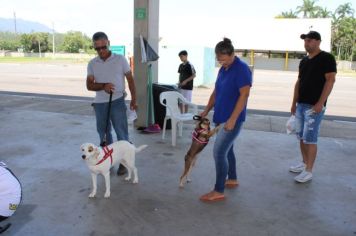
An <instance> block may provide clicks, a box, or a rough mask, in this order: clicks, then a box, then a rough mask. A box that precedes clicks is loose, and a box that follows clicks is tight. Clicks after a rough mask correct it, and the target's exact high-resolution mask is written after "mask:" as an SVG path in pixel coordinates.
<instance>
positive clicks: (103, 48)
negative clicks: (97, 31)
mask: <svg viewBox="0 0 356 236" xmlns="http://www.w3.org/2000/svg"><path fill="white" fill-rule="evenodd" d="M94 49H95V51H98V52H99V51H101V50H106V49H108V46H107V45H105V46H101V47H96V48H94Z"/></svg>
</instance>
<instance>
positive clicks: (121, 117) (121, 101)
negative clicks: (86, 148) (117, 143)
mask: <svg viewBox="0 0 356 236" xmlns="http://www.w3.org/2000/svg"><path fill="white" fill-rule="evenodd" d="M108 108H109V103H108V102H107V103H94V111H95V117H96V130H97V131H98V133H99V137H100V143H101V142H102V141H103V139H104V135H105V129H106V119H107V114H108ZM126 109H127V108H126V104H125V98H124V96H122V97H121V98H118V99H116V100H114V101H112V103H111V110H110V121H109V126H108V132H107V134H106V145H109V144H111V143H113V138H112V135H111V127H112V126H113V127H114V130H115V133H116V136H117V140H127V141H128V140H129V131H128V126H127V116H126Z"/></svg>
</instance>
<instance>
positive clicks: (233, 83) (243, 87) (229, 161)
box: [200, 38, 252, 201]
mask: <svg viewBox="0 0 356 236" xmlns="http://www.w3.org/2000/svg"><path fill="white" fill-rule="evenodd" d="M215 54H216V59H217V61H218V62H219V63H220V65H221V68H220V70H219V73H218V76H217V79H216V82H215V89H214V91H213V93H212V94H211V95H210V98H209V102H208V104H207V106H206V108H205V110H204V111H203V112H202V114H201V116H202V117H204V116H206V115H207V114H208V113H209V111H210V110H211V109H212V108H213V107H214V116H213V121H214V123H216V124H221V127H223V128H221V129H220V130H219V132H218V134H217V136H216V140H215V144H214V151H213V155H214V160H215V169H216V183H215V187H214V190H213V191H211V192H209V193H207V194H204V195H203V196H201V197H200V200H202V201H217V200H224V199H225V196H224V189H225V187H227V188H234V187H237V186H238V180H237V175H236V158H235V153H234V141H235V139H236V137H237V136H238V134H239V132H240V130H241V127H242V124H243V122H244V121H245V118H246V105H247V99H248V96H249V93H250V87H251V85H252V76H251V71H250V69H249V67H248V66H247V64H246V63H244V62H243V61H241V60H240V59H239V58H238V57H236V56H235V52H234V46H233V45H232V43H231V40H230V39H228V38H224V40H223V41H221V42H219V43H218V44H217V45H216V46H215Z"/></svg>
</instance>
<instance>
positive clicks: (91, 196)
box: [88, 193, 96, 198]
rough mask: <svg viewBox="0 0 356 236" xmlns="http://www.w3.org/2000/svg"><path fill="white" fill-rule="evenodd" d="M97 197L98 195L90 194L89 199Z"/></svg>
mask: <svg viewBox="0 0 356 236" xmlns="http://www.w3.org/2000/svg"><path fill="white" fill-rule="evenodd" d="M95 195H96V193H90V194H89V196H88V197H89V198H94V197H95Z"/></svg>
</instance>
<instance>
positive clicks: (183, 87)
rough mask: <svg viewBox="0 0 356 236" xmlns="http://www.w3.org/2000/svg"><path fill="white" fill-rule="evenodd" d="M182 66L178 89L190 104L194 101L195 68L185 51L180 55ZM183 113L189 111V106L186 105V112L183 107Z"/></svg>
mask: <svg viewBox="0 0 356 236" xmlns="http://www.w3.org/2000/svg"><path fill="white" fill-rule="evenodd" d="M178 56H179V58H180V60H181V61H182V64H180V65H179V68H178V73H179V83H178V87H179V89H180V92H181V94H183V96H184V97H185V99H187V100H188V101H189V102H191V101H192V91H193V79H194V78H195V69H194V66H193V65H192V64H191V63H190V62H189V61H188V53H187V51H185V50H183V51H181V52H180V53H179V54H178ZM181 110H182V112H187V111H188V105H185V107H184V110H183V107H181Z"/></svg>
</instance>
